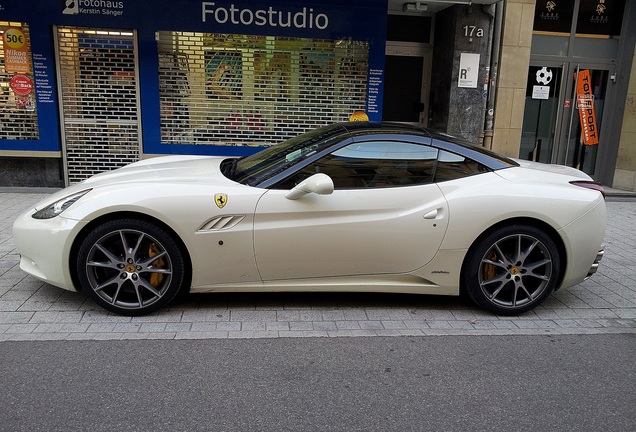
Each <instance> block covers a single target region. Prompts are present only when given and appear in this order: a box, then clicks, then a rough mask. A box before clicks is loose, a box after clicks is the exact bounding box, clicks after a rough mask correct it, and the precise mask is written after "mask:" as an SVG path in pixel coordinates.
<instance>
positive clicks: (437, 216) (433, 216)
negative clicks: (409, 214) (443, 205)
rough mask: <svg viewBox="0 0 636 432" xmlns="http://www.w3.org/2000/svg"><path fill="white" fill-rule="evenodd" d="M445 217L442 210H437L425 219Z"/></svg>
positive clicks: (429, 213)
mask: <svg viewBox="0 0 636 432" xmlns="http://www.w3.org/2000/svg"><path fill="white" fill-rule="evenodd" d="M442 216H443V214H442V209H439V208H438V209H435V210H433V211H430V212H428V213H426V214H425V215H424V219H441V218H442Z"/></svg>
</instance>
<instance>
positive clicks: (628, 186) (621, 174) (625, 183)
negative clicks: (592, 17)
mask: <svg viewBox="0 0 636 432" xmlns="http://www.w3.org/2000/svg"><path fill="white" fill-rule="evenodd" d="M612 187H614V188H616V189H623V190H630V191H635V192H636V54H634V57H633V61H632V71H631V74H630V77H629V87H628V90H627V98H626V100H625V110H624V115H623V126H622V129H621V138H620V144H619V147H618V157H617V159H616V170H615V172H614V182H613V184H612Z"/></svg>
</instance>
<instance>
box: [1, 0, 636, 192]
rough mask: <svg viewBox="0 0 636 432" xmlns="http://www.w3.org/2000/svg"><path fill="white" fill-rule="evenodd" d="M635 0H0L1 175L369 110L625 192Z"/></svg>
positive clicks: (634, 155)
mask: <svg viewBox="0 0 636 432" xmlns="http://www.w3.org/2000/svg"><path fill="white" fill-rule="evenodd" d="M632 3H634V2H631V1H625V0H558V1H556V0H548V1H546V0H538V1H536V2H535V1H534V0H501V1H493V0H477V1H468V0H457V1H447V0H444V1H434V0H431V1H426V2H422V1H397V0H388V1H387V0H366V1H361V0H352V1H349V2H347V3H346V4H344V3H342V2H338V1H335V0H321V1H319V2H318V1H314V2H306V3H298V2H296V1H292V0H276V1H270V2H263V1H259V2H248V1H239V0H227V1H218V0H217V1H201V0H177V1H175V0H170V1H169V0H136V1H133V0H65V1H57V2H56V1H54V2H51V1H47V0H31V1H24V0H22V1H16V0H1V1H0V32H1V33H2V37H1V38H0V186H53V187H59V186H64V185H67V184H73V183H76V182H79V181H81V180H83V179H85V178H87V177H89V176H91V175H93V174H96V173H98V172H101V171H105V170H110V169H114V168H117V167H119V166H123V165H125V164H127V163H130V162H133V161H136V160H139V159H142V158H146V157H152V156H155V155H161V154H211V155H245V154H250V153H252V152H254V151H257V150H258V149H259V148H262V147H263V146H267V145H271V144H273V143H276V142H280V141H281V140H284V139H287V138H289V137H292V136H295V135H297V134H299V133H302V132H304V131H307V130H309V129H312V128H314V127H317V126H321V125H324V124H328V123H332V122H338V121H347V120H348V119H349V118H350V116H351V114H353V113H354V112H364V113H365V114H366V116H367V117H368V118H369V119H370V120H373V121H380V120H384V121H399V122H406V123H412V124H420V125H424V126H429V127H433V128H436V129H440V130H443V131H446V132H449V133H452V134H455V135H459V136H462V137H464V138H465V139H467V140H469V141H471V142H474V143H476V144H478V145H485V146H487V147H489V148H492V149H493V150H496V151H499V152H502V153H505V154H507V155H509V156H514V157H521V158H524V159H534V160H539V161H542V162H549V163H565V164H569V165H573V166H577V167H579V168H581V169H583V170H585V171H586V172H588V173H589V174H590V175H592V176H593V177H594V178H596V179H597V180H599V181H602V182H603V183H605V184H606V185H608V186H615V187H619V188H623V189H630V190H634V189H636V129H634V128H635V127H636V126H634V124H636V123H635V122H634V121H633V120H634V117H636V113H635V112H634V110H635V108H634V93H636V79H635V78H634V73H632V72H631V71H632V70H633V69H634V68H633V67H632V65H633V63H634V61H633V60H634V39H635V36H634V33H635V29H634V27H635V26H634V25H631V26H630V25H627V23H629V22H636V11H635V10H634V9H635V5H633V4H632ZM630 19H631V21H630ZM630 73H631V78H630ZM583 80H587V82H588V84H589V85H588V88H587V93H585V94H582V95H579V93H577V91H578V90H577V89H578V88H579V87H581V88H583V87H582V83H583ZM581 91H582V90H581ZM590 110H591V111H593V114H594V115H593V116H592V115H588V111H590ZM582 113H584V114H585V115H582ZM588 120H589V121H588ZM590 127H592V132H593V134H595V135H596V138H597V139H596V141H595V140H594V139H592V140H590V139H589V135H590ZM586 134H587V135H586ZM592 138H594V137H592Z"/></svg>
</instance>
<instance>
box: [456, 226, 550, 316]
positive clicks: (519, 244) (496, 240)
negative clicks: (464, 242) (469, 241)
mask: <svg viewBox="0 0 636 432" xmlns="http://www.w3.org/2000/svg"><path fill="white" fill-rule="evenodd" d="M560 275H561V265H560V259H559V250H558V248H557V247H556V245H555V243H554V241H552V239H551V238H550V237H549V236H548V235H547V234H546V233H545V232H543V231H542V230H540V229H538V228H536V227H533V226H524V225H512V226H507V227H502V228H499V229H497V230H495V231H493V232H492V233H490V234H488V235H486V236H485V237H484V238H482V239H481V240H479V241H478V243H476V244H475V245H474V246H473V247H472V248H471V249H470V250H469V252H468V255H467V258H466V262H465V265H464V268H463V269H462V283H463V285H464V289H465V290H466V292H467V293H468V295H469V296H470V297H471V298H472V300H473V301H474V302H475V303H477V304H478V305H479V306H481V307H483V308H485V309H488V310H490V311H492V312H495V313H497V314H501V315H515V314H519V313H522V312H526V311H528V310H530V309H532V308H534V307H535V306H537V305H538V304H540V303H541V302H542V301H543V300H545V298H546V297H547V296H548V295H550V293H551V292H552V291H553V290H554V288H555V287H556V284H557V283H558V281H559V278H560Z"/></svg>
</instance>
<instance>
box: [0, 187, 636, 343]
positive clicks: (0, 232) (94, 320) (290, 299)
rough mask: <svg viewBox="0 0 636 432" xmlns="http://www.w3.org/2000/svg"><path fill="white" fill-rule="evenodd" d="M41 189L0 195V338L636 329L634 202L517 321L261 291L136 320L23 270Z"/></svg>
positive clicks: (419, 300)
mask: <svg viewBox="0 0 636 432" xmlns="http://www.w3.org/2000/svg"><path fill="white" fill-rule="evenodd" d="M34 192H42V193H34ZM44 192H48V191H28V192H22V191H11V190H10V191H5V192H0V341H3V340H79V339H90V340H105V339H156V338H161V339H207V338H270V337H273V338H276V337H342V336H403V335H414V336H426V335H506V334H526V335H534V334H601V333H636V252H635V251H636V201H634V200H626V199H618V200H615V201H610V202H608V226H607V232H606V252H605V257H604V259H603V261H602V262H601V266H600V269H599V271H598V273H597V274H596V275H594V276H593V277H592V278H590V279H588V280H587V281H585V282H583V283H581V284H579V285H577V286H574V287H571V288H570V289H568V290H563V291H559V292H557V293H555V294H554V295H552V296H551V297H550V298H548V300H547V301H546V302H544V304H543V305H541V306H540V307H538V308H536V309H535V310H534V311H532V312H529V313H526V314H524V315H521V316H518V317H497V316H494V315H492V314H490V313H488V312H484V311H482V310H480V309H478V308H477V307H475V306H473V305H472V304H471V303H470V302H469V301H468V300H466V299H462V298H455V297H437V296H418V295H394V294H347V293H343V294H333V293H332V294H322V293H290V294H267V293H257V294H198V295H190V296H188V297H186V298H185V299H182V300H179V301H177V302H174V303H173V304H172V305H171V307H170V308H169V309H164V310H161V311H159V312H157V313H155V314H152V315H149V316H144V317H135V318H130V317H122V316H118V315H113V314H110V313H108V312H106V311H104V310H102V309H101V308H99V307H98V306H96V305H95V304H94V303H93V302H92V301H91V300H90V299H88V298H87V297H86V296H85V295H83V294H78V293H73V292H66V291H64V290H61V289H58V288H55V287H53V286H50V285H48V284H45V283H43V282H40V281H39V280H37V279H35V278H33V277H31V276H28V275H26V274H25V273H24V272H22V271H21V270H20V269H19V266H18V262H19V257H18V254H17V252H16V250H15V245H14V243H13V240H12V236H11V225H12V223H13V221H14V219H15V218H16V217H17V215H18V214H19V213H20V212H22V211H23V210H25V209H26V208H28V207H29V206H31V205H33V204H34V203H35V202H36V201H38V200H40V199H41V198H43V197H44V196H46V195H47V193H44Z"/></svg>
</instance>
